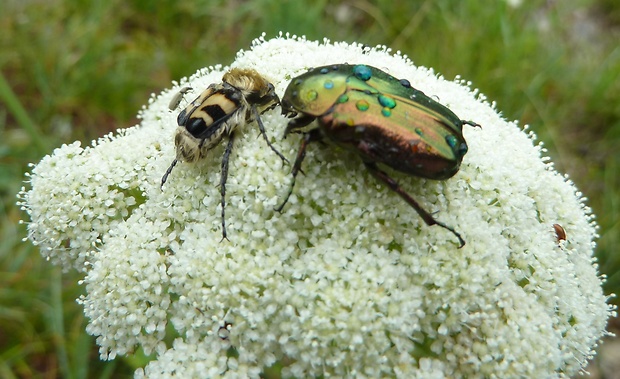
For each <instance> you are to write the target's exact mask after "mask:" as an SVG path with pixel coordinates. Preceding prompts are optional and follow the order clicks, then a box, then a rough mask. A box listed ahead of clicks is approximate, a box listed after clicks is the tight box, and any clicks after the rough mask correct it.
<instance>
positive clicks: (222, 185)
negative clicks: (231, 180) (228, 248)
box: [220, 131, 235, 242]
mask: <svg viewBox="0 0 620 379" xmlns="http://www.w3.org/2000/svg"><path fill="white" fill-rule="evenodd" d="M234 142H235V132H234V131H233V132H231V133H230V135H229V136H228V144H227V145H226V150H225V151H224V157H223V158H222V173H221V174H220V195H221V200H220V201H221V205H222V239H221V241H220V242H222V241H224V240H227V241H229V239H228V237H227V236H226V180H228V161H229V160H230V153H231V152H232V148H233V143H234Z"/></svg>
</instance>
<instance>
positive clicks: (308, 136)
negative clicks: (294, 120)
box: [274, 129, 321, 212]
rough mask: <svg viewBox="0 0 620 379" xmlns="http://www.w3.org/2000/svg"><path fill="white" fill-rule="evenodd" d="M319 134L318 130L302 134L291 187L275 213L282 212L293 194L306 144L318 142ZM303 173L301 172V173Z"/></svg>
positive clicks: (292, 171) (304, 155)
mask: <svg viewBox="0 0 620 379" xmlns="http://www.w3.org/2000/svg"><path fill="white" fill-rule="evenodd" d="M320 140H321V134H320V131H319V129H313V130H311V131H309V132H308V133H304V137H303V138H302V139H301V143H300V144H299V150H297V158H295V163H294V164H293V169H292V170H291V174H293V182H292V183H291V187H290V188H289V190H288V193H287V194H286V197H285V198H284V201H283V202H282V204H280V205H279V206H277V207H275V208H274V210H275V211H277V212H282V208H284V206H285V205H286V203H287V202H288V198H289V197H290V196H291V194H292V193H293V188H294V187H295V180H296V178H297V174H298V173H299V172H300V171H301V163H302V162H303V161H304V158H305V157H306V148H307V147H308V144H309V143H310V142H313V141H320ZM302 172H303V171H302Z"/></svg>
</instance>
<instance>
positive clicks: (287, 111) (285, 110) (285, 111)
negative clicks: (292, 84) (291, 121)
mask: <svg viewBox="0 0 620 379" xmlns="http://www.w3.org/2000/svg"><path fill="white" fill-rule="evenodd" d="M280 107H281V108H282V116H286V117H288V118H293V117H295V116H297V110H296V109H295V107H294V106H293V104H292V103H291V102H290V101H289V99H287V98H284V99H282V101H281V102H280Z"/></svg>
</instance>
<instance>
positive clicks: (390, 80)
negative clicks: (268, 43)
mask: <svg viewBox="0 0 620 379" xmlns="http://www.w3.org/2000/svg"><path fill="white" fill-rule="evenodd" d="M281 105H282V113H283V114H284V115H287V116H289V117H295V118H293V119H292V120H291V121H289V123H288V126H287V128H286V131H285V135H287V134H289V133H291V132H300V133H303V135H304V137H303V139H302V141H301V145H300V147H299V150H298V152H297V159H296V160H295V163H294V165H293V169H292V175H293V183H292V184H291V187H290V190H289V192H288V194H287V195H286V198H285V199H284V202H283V203H282V204H281V205H280V206H279V207H277V208H276V210H277V211H281V210H282V208H283V207H284V205H285V204H286V202H287V201H288V198H289V196H290V195H291V193H292V191H293V187H294V185H295V178H296V177H297V174H298V173H299V171H300V170H301V164H302V161H303V159H304V157H305V152H306V148H307V146H308V144H309V143H310V142H313V141H318V140H322V139H327V140H329V141H332V142H334V143H335V144H337V145H340V146H343V147H345V148H347V149H349V150H352V151H354V152H356V153H357V154H358V155H359V156H360V157H361V158H362V161H363V162H364V165H365V166H366V168H367V169H368V171H370V173H371V174H373V175H374V176H375V177H376V178H378V179H379V180H381V181H382V182H384V183H385V184H387V185H388V187H389V188H390V189H391V190H392V191H394V192H396V193H397V194H398V195H400V196H401V197H402V198H403V199H404V200H405V201H406V202H407V203H408V204H409V205H410V206H411V207H413V208H414V209H415V210H416V211H417V212H418V214H419V215H420V216H421V217H422V219H423V220H424V222H425V223H426V224H427V225H429V226H430V225H439V226H441V227H443V228H445V229H447V230H449V231H450V232H452V233H453V234H454V235H455V236H456V237H457V238H458V240H459V244H460V247H462V246H463V245H465V241H464V240H463V238H462V237H461V235H460V234H459V233H457V232H456V231H455V230H454V229H452V228H451V227H449V226H447V225H445V224H443V223H441V222H439V221H437V220H435V218H433V216H432V215H431V214H430V213H429V212H427V211H426V210H424V209H423V208H422V207H421V206H420V205H419V204H418V202H417V201H416V200H414V199H413V198H412V197H411V196H410V195H409V194H408V193H407V192H405V191H404V190H403V189H402V188H401V187H400V185H399V184H398V183H397V182H396V181H395V180H394V179H393V178H391V177H390V176H389V175H388V174H387V173H386V172H385V171H383V170H382V169H381V168H380V166H381V165H383V166H387V167H390V168H392V169H394V170H397V171H400V172H403V173H405V174H408V175H413V176H419V177H422V178H428V179H436V180H444V179H448V178H450V177H452V176H453V175H454V174H456V172H457V171H458V170H459V167H460V165H461V161H462V160H463V156H464V155H465V153H467V143H466V142H465V139H464V138H463V133H462V130H463V125H464V124H467V125H473V126H479V125H478V124H476V123H474V122H471V121H464V120H461V119H460V118H459V117H457V116H456V115H455V114H454V113H453V112H452V111H450V110H449V109H448V108H446V107H445V106H443V105H442V104H440V103H438V102H437V101H435V100H433V99H431V98H430V97H428V96H426V95H425V94H424V93H423V92H421V91H419V90H417V89H415V88H413V87H412V86H411V84H410V82H409V81H408V80H405V79H403V80H399V79H397V78H395V77H393V76H391V75H389V74H387V73H386V72H384V71H381V70H379V69H377V68H375V67H371V66H367V65H349V64H336V65H331V66H323V67H318V68H314V69H311V70H310V71H308V72H306V73H305V74H302V75H300V76H298V77H296V78H294V79H293V80H292V81H291V82H290V83H289V85H288V87H287V88H286V91H285V93H284V97H283V98H282V104H281ZM296 116H297V117H296ZM315 119H316V120H318V125H317V127H315V128H311V129H310V130H307V129H305V127H306V126H307V125H308V124H310V123H311V122H312V121H313V120H315Z"/></svg>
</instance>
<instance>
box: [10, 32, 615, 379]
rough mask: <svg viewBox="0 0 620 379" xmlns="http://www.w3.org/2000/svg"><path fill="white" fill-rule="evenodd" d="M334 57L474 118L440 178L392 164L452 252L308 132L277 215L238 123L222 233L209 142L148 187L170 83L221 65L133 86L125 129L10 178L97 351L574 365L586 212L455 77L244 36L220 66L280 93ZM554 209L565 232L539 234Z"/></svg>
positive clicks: (601, 299)
mask: <svg viewBox="0 0 620 379" xmlns="http://www.w3.org/2000/svg"><path fill="white" fill-rule="evenodd" d="M345 62H346V63H365V64H369V65H372V66H375V67H377V68H380V69H382V70H384V71H387V72H389V73H390V74H391V75H393V76H395V77H398V78H407V79H408V80H409V81H410V82H411V83H412V85H413V86H414V87H416V88H419V89H421V90H423V91H424V92H425V93H426V94H427V95H429V96H430V95H432V96H433V97H434V98H436V99H438V100H439V101H440V102H441V103H442V104H444V105H446V106H447V107H449V108H450V109H451V110H452V111H454V112H455V113H456V114H457V115H458V116H459V117H460V118H462V119H465V120H473V121H475V122H477V123H479V124H480V125H481V126H482V127H481V128H473V127H470V126H467V125H466V126H465V127H464V130H463V133H464V136H465V139H466V140H467V143H468V145H469V152H468V153H467V155H466V156H465V158H464V160H463V164H462V166H461V169H460V171H459V172H458V173H457V174H456V175H455V176H454V177H453V178H451V179H449V180H445V181H431V180H424V179H420V178H415V177H408V176H405V175H398V174H394V175H395V177H396V178H397V179H398V181H399V182H400V184H401V185H402V186H403V188H404V189H405V190H406V191H407V192H408V193H409V194H411V195H412V196H413V197H414V198H415V199H417V200H418V201H419V202H420V203H421V204H422V205H423V207H424V208H425V209H427V210H429V211H430V212H436V213H434V217H435V218H437V219H439V220H441V222H443V223H445V224H447V225H449V226H452V227H454V228H455V229H456V230H457V231H458V232H460V233H461V234H462V236H463V238H464V239H465V240H466V242H467V244H466V245H465V246H464V247H463V248H461V249H458V243H457V241H455V238H454V235H452V234H451V233H450V232H449V231H447V230H445V229H442V228H440V227H428V226H426V225H425V224H424V222H423V221H422V219H421V218H420V217H419V216H418V214H417V213H416V212H415V211H414V210H413V209H412V208H410V207H409V206H408V205H407V204H406V203H405V202H403V200H402V199H401V198H400V197H398V196H397V195H396V194H394V193H393V192H391V191H390V190H389V189H388V188H386V187H385V186H383V185H381V184H380V183H378V182H377V181H376V179H375V178H373V177H372V176H371V175H369V174H368V173H367V172H366V171H365V169H364V166H363V164H362V163H361V161H360V160H359V159H358V158H357V157H356V156H355V154H354V153H353V152H345V151H342V150H339V149H336V148H333V147H330V146H324V145H321V144H312V145H310V147H309V148H308V154H307V157H306V159H305V161H304V165H303V171H304V174H305V175H300V176H299V177H298V180H297V184H296V187H295V190H294V192H293V195H292V196H291V198H290V201H289V204H288V205H287V206H286V207H285V208H284V210H283V212H282V213H281V214H280V213H277V212H275V211H274V210H273V208H274V206H276V205H278V204H279V203H280V202H281V201H282V199H283V197H284V195H285V194H286V193H287V191H288V189H289V186H290V184H291V177H290V167H289V166H286V165H283V163H282V161H281V160H280V158H278V156H277V155H276V154H274V153H273V152H272V151H271V150H270V149H269V148H268V147H267V145H266V144H265V143H264V141H262V139H261V138H260V135H259V131H258V128H257V127H256V124H255V123H250V124H248V125H245V126H243V127H242V128H241V133H240V136H239V137H238V138H237V139H236V141H235V149H234V150H233V153H232V156H231V160H230V170H229V179H228V183H227V193H226V197H227V207H226V221H227V231H228V236H229V239H230V241H226V240H223V241H220V240H221V237H222V230H221V219H220V189H219V187H218V184H219V179H220V164H221V157H222V155H223V152H224V146H219V147H217V148H215V149H214V150H213V151H212V155H211V156H209V157H208V158H207V159H205V160H203V161H200V162H198V163H196V164H185V163H180V164H179V165H177V167H176V169H175V170H174V171H173V172H172V174H171V175H170V177H169V178H168V182H167V183H166V185H165V186H164V187H163V189H162V188H160V181H161V178H162V175H163V174H164V172H165V171H166V168H167V167H168V166H169V164H170V162H171V161H172V160H173V158H174V157H175V151H174V142H173V134H174V131H175V128H176V112H171V111H170V110H169V109H168V103H169V101H170V99H171V98H172V97H173V96H174V95H175V93H176V92H177V91H178V90H179V89H180V88H181V87H184V86H188V85H189V86H191V87H193V88H194V89H195V91H201V90H202V89H204V88H206V87H207V86H208V85H209V84H211V83H216V82H220V81H221V78H222V75H223V73H224V72H225V71H226V70H227V68H226V67H220V66H216V67H210V68H208V69H204V70H201V71H199V72H198V73H196V74H195V75H193V76H191V77H190V78H188V79H184V80H182V81H181V82H180V83H175V85H174V88H172V89H170V90H167V91H164V92H162V93H161V94H160V95H158V96H155V97H153V98H152V99H151V100H150V102H149V105H148V107H146V108H145V109H144V110H143V111H142V112H141V114H140V117H141V123H140V125H138V126H135V127H133V128H129V129H126V130H123V131H120V132H118V133H116V134H115V135H109V136H106V137H104V138H102V139H100V140H98V141H96V142H95V143H93V145H92V146H89V147H86V148H81V147H80V146H79V143H74V144H72V145H68V146H63V147H61V148H59V149H57V150H56V151H54V153H53V154H52V155H50V156H48V157H46V158H44V159H43V160H42V161H41V162H40V163H39V164H37V165H36V166H35V167H34V169H33V170H32V173H31V174H30V176H29V181H30V183H29V188H25V189H23V190H22V192H21V194H20V197H21V200H20V203H21V205H22V207H23V208H24V209H25V210H26V211H27V212H28V214H29V217H30V221H29V223H28V233H29V234H28V238H29V239H30V240H31V241H32V242H34V243H36V244H37V245H39V246H40V247H41V251H42V253H43V254H44V255H45V256H46V257H47V258H49V259H50V260H51V261H52V262H53V263H55V264H59V265H62V266H63V267H64V268H66V269H69V268H75V269H77V270H81V271H83V272H84V273H85V278H84V281H83V282H84V285H85V287H86V295H85V296H84V297H83V298H81V299H80V302H81V304H83V306H84V310H85V313H86V315H87V316H88V318H89V320H90V322H89V325H88V332H89V333H91V334H93V335H95V336H97V343H98V344H99V345H100V353H101V356H102V358H104V359H112V358H114V357H115V356H117V355H127V354H131V353H132V352H133V351H134V350H135V349H137V348H138V347H141V348H143V349H144V351H145V352H146V353H147V354H152V355H153V360H152V361H151V362H150V363H149V364H148V365H147V366H146V367H144V368H143V369H139V370H138V371H137V372H136V377H150V378H157V377H169V376H172V375H177V376H178V377H196V376H201V377H213V378H214V377H227V378H236V377H254V378H258V377H259V375H260V373H262V372H271V371H278V370H281V374H282V375H283V376H286V377H298V378H302V377H399V378H415V377H421V378H429V377H435V378H441V377H450V378H458V377H476V376H478V377H502V378H508V377H569V376H570V375H572V374H574V373H576V372H578V371H579V370H580V369H582V368H583V367H584V365H585V364H586V361H587V360H588V359H589V358H591V356H592V355H593V353H594V351H593V349H594V348H595V347H596V345H597V342H598V341H599V339H600V338H601V337H602V336H603V335H604V334H605V324H606V320H607V318H608V317H609V315H610V314H612V313H613V311H612V309H611V307H610V306H609V305H608V304H607V303H606V300H607V299H606V297H605V295H604V294H603V292H602V289H601V278H600V277H599V276H598V274H597V271H596V270H597V267H596V264H595V263H594V262H593V257H592V254H593V249H594V242H593V241H594V240H595V239H596V237H597V234H596V225H595V223H594V221H593V217H592V215H591V213H590V210H589V209H588V208H587V207H586V206H584V204H583V198H582V195H581V194H580V193H579V192H577V190H576V189H575V187H574V185H573V184H572V183H571V182H570V181H569V180H568V179H567V178H566V177H565V176H562V175H560V174H558V173H557V172H556V171H555V170H554V168H553V165H552V164H551V163H549V162H548V161H547V159H545V158H543V157H542V153H544V150H543V149H542V148H541V147H540V146H537V145H535V144H534V142H533V135H532V134H531V133H527V132H524V130H523V129H521V128H519V127H518V126H517V125H516V124H515V123H513V122H507V121H506V120H504V119H503V118H502V117H501V115H499V114H498V112H497V111H496V110H495V109H494V106H493V105H492V104H489V103H488V102H487V101H486V99H485V98H484V97H483V96H482V95H480V94H478V93H477V91H475V90H471V89H470V88H469V87H468V85H469V83H464V82H463V81H461V80H457V81H455V82H451V81H447V80H445V79H443V78H442V77H438V76H437V75H436V74H435V73H434V72H433V71H432V70H430V69H427V68H423V67H416V66H414V65H413V64H412V62H411V61H410V60H409V59H408V58H407V57H405V56H402V55H401V54H400V53H396V54H392V52H391V51H390V49H387V48H385V47H377V48H363V47H362V46H361V45H358V44H347V43H330V42H329V41H323V42H314V41H307V40H306V39H305V38H298V37H294V36H293V37H289V36H288V35H286V36H280V37H278V38H274V39H271V40H265V39H264V38H260V39H258V40H256V41H254V43H253V44H252V47H251V49H250V50H247V51H241V52H240V53H239V54H238V55H237V58H236V60H235V61H234V63H233V64H232V67H242V68H253V69H256V70H257V71H258V72H260V73H261V74H262V75H264V76H265V77H266V78H267V79H269V80H270V81H271V82H272V83H273V84H274V86H275V88H276V92H277V93H278V94H279V95H282V94H283V92H284V89H285V87H286V85H287V84H288V82H289V81H290V80H291V78H293V77H295V76H297V75H299V74H301V73H303V72H305V71H306V70H307V69H308V68H309V67H317V66H321V65H326V64H335V63H345ZM194 95H195V94H194ZM190 97H191V96H190ZM189 100H191V99H189ZM187 101H188V99H186V100H184V101H183V102H182V103H181V105H182V106H183V105H184V104H187ZM262 120H263V122H264V124H265V128H266V132H267V135H268V136H269V138H270V140H271V141H272V143H273V144H274V146H275V147H276V148H277V149H279V150H280V151H281V152H282V153H283V154H284V155H285V156H287V157H288V158H289V159H290V160H291V161H292V160H294V157H295V154H296V151H297V147H298V144H299V136H297V135H293V136H289V137H288V138H287V139H284V140H283V139H281V137H282V134H283V131H284V128H285V127H286V123H287V119H286V118H284V117H282V116H281V115H280V109H279V108H276V109H274V110H270V111H268V112H266V113H265V114H264V115H263V117H262ZM222 145H224V144H222ZM555 223H557V224H560V225H561V226H562V227H563V228H564V229H565V230H566V233H567V235H568V238H567V240H565V241H560V242H558V241H557V239H556V236H555V234H554V229H553V224H555ZM266 370H267V371H266ZM269 370H271V371H269Z"/></svg>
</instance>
